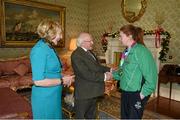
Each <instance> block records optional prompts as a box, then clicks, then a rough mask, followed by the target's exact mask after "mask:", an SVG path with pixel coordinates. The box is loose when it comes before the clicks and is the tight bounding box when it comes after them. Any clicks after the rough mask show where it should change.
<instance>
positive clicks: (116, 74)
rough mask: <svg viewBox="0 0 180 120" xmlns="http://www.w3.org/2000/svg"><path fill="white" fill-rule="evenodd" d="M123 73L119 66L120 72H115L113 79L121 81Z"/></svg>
mask: <svg viewBox="0 0 180 120" xmlns="http://www.w3.org/2000/svg"><path fill="white" fill-rule="evenodd" d="M121 72H122V71H121V69H120V66H119V68H118V70H117V71H114V72H113V78H114V79H115V80H118V81H119V80H121Z"/></svg>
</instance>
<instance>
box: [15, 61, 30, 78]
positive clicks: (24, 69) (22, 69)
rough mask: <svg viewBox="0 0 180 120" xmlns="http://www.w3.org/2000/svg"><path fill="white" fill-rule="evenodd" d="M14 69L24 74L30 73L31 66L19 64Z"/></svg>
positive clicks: (21, 74) (19, 73)
mask: <svg viewBox="0 0 180 120" xmlns="http://www.w3.org/2000/svg"><path fill="white" fill-rule="evenodd" d="M14 71H15V72H16V73H17V74H18V75H20V76H24V75H25V74H26V73H28V71H29V68H28V66H26V65H25V64H24V63H21V64H19V65H18V66H17V67H15V68H14Z"/></svg>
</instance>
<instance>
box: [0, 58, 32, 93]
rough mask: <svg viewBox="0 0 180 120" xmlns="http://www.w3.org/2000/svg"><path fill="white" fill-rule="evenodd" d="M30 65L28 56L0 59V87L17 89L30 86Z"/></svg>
mask: <svg viewBox="0 0 180 120" xmlns="http://www.w3.org/2000/svg"><path fill="white" fill-rule="evenodd" d="M32 83H33V82H32V73H31V65H30V60H29V57H28V56H24V57H19V58H8V59H0V88H4V87H9V88H11V89H12V90H14V91H16V90H18V89H23V88H30V87H31V86H32Z"/></svg>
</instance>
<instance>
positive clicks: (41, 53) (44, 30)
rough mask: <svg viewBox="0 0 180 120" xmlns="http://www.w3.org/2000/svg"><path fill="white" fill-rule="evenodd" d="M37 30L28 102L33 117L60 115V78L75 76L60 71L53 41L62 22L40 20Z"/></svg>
mask: <svg viewBox="0 0 180 120" xmlns="http://www.w3.org/2000/svg"><path fill="white" fill-rule="evenodd" d="M37 33H38V35H39V36H40V38H41V39H40V40H39V41H38V42H37V43H36V45H35V46H34V47H33V48H32V50H31V53H30V60H31V67H32V80H33V81H34V85H33V87H32V95H31V105H32V112H33V119H62V109H61V94H62V85H61V83H62V81H61V80H63V82H64V83H65V84H68V82H71V81H72V80H73V77H74V76H64V77H62V75H61V70H62V69H61V66H62V64H61V61H60V59H59V57H58V55H57V53H56V52H55V49H54V48H53V46H52V44H54V45H57V42H58V41H59V40H60V39H61V37H62V31H61V26H60V25H59V23H58V22H54V21H49V20H45V21H42V22H41V23H40V24H39V26H38V28H37Z"/></svg>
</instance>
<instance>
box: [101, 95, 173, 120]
mask: <svg viewBox="0 0 180 120" xmlns="http://www.w3.org/2000/svg"><path fill="white" fill-rule="evenodd" d="M116 94H117V95H115V96H114V95H112V96H105V98H104V99H102V100H101V101H100V102H99V103H98V111H99V116H98V117H99V119H119V118H120V95H119V93H116ZM150 100H151V99H150ZM143 119H172V118H170V117H168V116H165V115H161V114H159V113H155V112H152V111H149V110H145V111H144V114H143Z"/></svg>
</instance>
